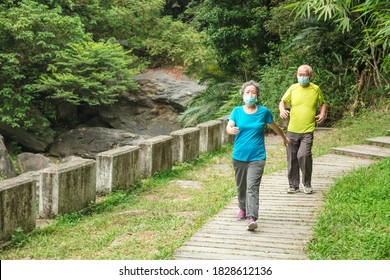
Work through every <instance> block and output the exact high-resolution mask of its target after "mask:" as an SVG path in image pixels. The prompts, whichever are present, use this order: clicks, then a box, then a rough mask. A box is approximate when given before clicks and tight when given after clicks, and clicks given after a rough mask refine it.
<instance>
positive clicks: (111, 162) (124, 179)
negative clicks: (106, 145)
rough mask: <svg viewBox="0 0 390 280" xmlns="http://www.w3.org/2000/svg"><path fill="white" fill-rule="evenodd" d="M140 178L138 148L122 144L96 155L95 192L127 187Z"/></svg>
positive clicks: (100, 192) (101, 192) (106, 191)
mask: <svg viewBox="0 0 390 280" xmlns="http://www.w3.org/2000/svg"><path fill="white" fill-rule="evenodd" d="M140 178H141V169H140V149H139V147H137V146H124V147H120V148H116V149H112V150H109V151H106V152H103V153H100V154H98V155H97V156H96V192H97V193H98V194H107V193H110V192H112V191H114V190H118V189H128V188H130V187H131V186H132V185H134V184H135V183H136V182H137V181H138V180H139V179H140Z"/></svg>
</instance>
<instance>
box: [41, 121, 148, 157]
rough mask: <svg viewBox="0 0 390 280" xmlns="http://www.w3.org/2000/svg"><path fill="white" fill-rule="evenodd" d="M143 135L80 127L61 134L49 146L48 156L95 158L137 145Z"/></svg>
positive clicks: (110, 129) (101, 128) (116, 130)
mask: <svg viewBox="0 0 390 280" xmlns="http://www.w3.org/2000/svg"><path fill="white" fill-rule="evenodd" d="M146 138H148V137H147V136H144V135H137V134H133V133H130V132H127V131H124V130H118V129H112V128H104V127H82V128H76V129H72V130H70V131H68V132H65V133H63V134H62V135H61V136H59V137H58V138H57V139H56V142H55V143H54V144H53V145H52V146H51V148H50V150H49V154H50V155H52V156H56V157H67V156H71V155H76V156H80V157H83V158H95V157H96V154H98V153H101V152H104V151H107V150H110V149H113V148H116V147H120V146H125V145H137V143H138V142H139V141H141V140H143V139H146Z"/></svg>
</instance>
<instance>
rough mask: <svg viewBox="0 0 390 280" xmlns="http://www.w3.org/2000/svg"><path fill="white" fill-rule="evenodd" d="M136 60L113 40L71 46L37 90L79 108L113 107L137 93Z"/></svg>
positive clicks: (58, 58) (54, 64)
mask: <svg viewBox="0 0 390 280" xmlns="http://www.w3.org/2000/svg"><path fill="white" fill-rule="evenodd" d="M135 61H136V57H134V56H131V55H130V54H129V52H127V53H126V52H124V51H123V48H122V47H121V46H120V45H119V44H118V43H116V42H114V41H113V40H110V41H108V42H98V43H96V42H83V43H80V44H70V45H69V46H68V48H67V49H65V50H64V51H62V52H61V53H59V54H58V56H57V57H56V58H55V59H54V61H53V64H50V65H49V67H48V69H49V70H51V71H52V73H51V74H46V75H42V76H41V78H40V84H38V85H37V89H38V90H39V91H42V92H46V93H51V95H52V98H57V99H62V100H65V101H68V102H71V103H74V104H76V105H79V104H88V105H91V106H96V105H104V104H112V103H114V102H115V101H116V100H117V96H118V95H119V94H120V93H121V92H125V91H128V90H131V89H136V88H137V84H136V83H135V82H134V81H133V80H132V78H133V75H134V74H137V71H138V70H139V66H138V65H136V64H135Z"/></svg>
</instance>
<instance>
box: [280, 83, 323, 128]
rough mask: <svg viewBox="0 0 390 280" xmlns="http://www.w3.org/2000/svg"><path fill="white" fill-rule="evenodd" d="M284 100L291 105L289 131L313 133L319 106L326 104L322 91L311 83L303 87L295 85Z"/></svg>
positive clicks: (289, 89) (290, 88) (285, 95)
mask: <svg viewBox="0 0 390 280" xmlns="http://www.w3.org/2000/svg"><path fill="white" fill-rule="evenodd" d="M282 100H283V101H284V102H285V103H287V104H290V106H291V109H290V122H289V124H288V128H287V130H288V131H291V132H295V133H305V132H312V131H314V128H315V116H316V112H317V106H321V105H322V104H323V103H324V97H323V95H322V91H321V89H320V88H319V87H318V86H317V85H315V84H313V83H310V84H309V86H307V87H302V86H301V85H300V84H299V83H296V84H293V85H292V86H290V87H289V88H288V90H287V91H286V93H285V94H284V95H283V97H282Z"/></svg>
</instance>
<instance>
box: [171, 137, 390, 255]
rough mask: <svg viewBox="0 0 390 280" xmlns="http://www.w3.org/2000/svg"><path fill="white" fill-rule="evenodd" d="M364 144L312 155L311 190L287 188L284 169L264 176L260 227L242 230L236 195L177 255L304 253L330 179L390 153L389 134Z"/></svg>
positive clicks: (261, 190)
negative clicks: (293, 191) (290, 192)
mask: <svg viewBox="0 0 390 280" xmlns="http://www.w3.org/2000/svg"><path fill="white" fill-rule="evenodd" d="M367 141H368V143H369V145H355V146H349V147H340V148H335V149H333V153H332V154H328V155H324V156H321V157H318V158H314V163H313V180H312V185H313V188H314V193H313V194H311V195H307V194H305V193H303V191H302V189H301V192H299V193H296V194H287V192H286V190H287V187H288V182H287V175H286V171H284V172H279V173H273V174H271V175H268V176H263V179H262V182H261V187H260V212H259V213H260V217H259V219H258V223H259V228H258V229H257V230H255V231H252V232H251V231H247V230H246V221H245V220H242V221H237V219H236V218H235V215H236V214H237V211H238V207H237V199H236V198H234V199H233V200H232V201H231V203H230V204H229V205H228V206H227V207H225V208H224V209H223V210H222V211H221V212H220V213H219V214H218V215H216V216H215V217H214V218H213V219H212V220H210V221H209V222H208V223H207V224H206V225H205V226H204V227H203V228H202V229H201V230H199V231H198V232H197V233H196V234H195V235H194V236H192V237H191V238H190V239H189V240H187V241H186V242H185V243H184V244H183V245H182V246H181V247H180V248H179V249H178V250H177V252H176V253H175V255H174V259H177V260H196V259H198V260H231V259H236V260H238V259H247V260H255V259H268V260H271V259H276V260H305V259H308V257H307V256H306V253H305V251H304V248H305V246H306V243H307V242H310V240H311V238H312V233H313V232H312V228H313V226H314V225H315V222H316V214H317V213H318V211H319V209H320V208H321V206H322V202H323V192H326V191H327V190H328V189H329V188H330V187H331V186H332V185H333V183H334V179H335V178H337V177H340V176H342V175H344V174H346V173H348V172H350V171H352V170H353V169H356V168H358V167H361V166H368V165H370V164H372V163H373V162H374V161H375V159H377V158H382V157H390V130H389V131H388V136H384V137H378V138H373V139H368V140H367Z"/></svg>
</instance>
